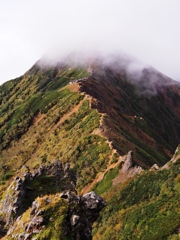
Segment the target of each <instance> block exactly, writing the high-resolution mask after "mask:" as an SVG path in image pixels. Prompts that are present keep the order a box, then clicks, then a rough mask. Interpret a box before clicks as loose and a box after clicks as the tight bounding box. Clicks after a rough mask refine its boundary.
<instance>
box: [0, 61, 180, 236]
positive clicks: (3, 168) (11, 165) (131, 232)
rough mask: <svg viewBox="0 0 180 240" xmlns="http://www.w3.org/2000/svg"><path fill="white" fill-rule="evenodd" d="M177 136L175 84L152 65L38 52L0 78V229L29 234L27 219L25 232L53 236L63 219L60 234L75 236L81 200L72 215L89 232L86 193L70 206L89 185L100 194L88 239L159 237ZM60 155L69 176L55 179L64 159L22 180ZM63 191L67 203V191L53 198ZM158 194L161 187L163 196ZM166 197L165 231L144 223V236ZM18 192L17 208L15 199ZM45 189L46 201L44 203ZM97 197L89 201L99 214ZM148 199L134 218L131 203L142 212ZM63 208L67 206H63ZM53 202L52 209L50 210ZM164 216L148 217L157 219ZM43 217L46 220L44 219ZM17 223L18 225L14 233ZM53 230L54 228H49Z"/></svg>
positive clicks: (174, 179)
mask: <svg viewBox="0 0 180 240" xmlns="http://www.w3.org/2000/svg"><path fill="white" fill-rule="evenodd" d="M179 142H180V84H179V83H177V82H175V81H173V80H171V79H169V78H168V77H166V76H164V75H162V74H161V73H159V72H158V71H156V70H154V69H152V68H146V69H143V70H141V71H140V72H139V70H137V69H136V70H133V71H132V70H131V71H129V70H128V67H125V66H124V65H123V64H122V63H121V59H120V58H115V59H111V61H104V60H102V59H101V58H96V59H88V61H86V62H85V63H84V64H75V63H74V62H73V61H72V62H71V63H68V62H67V61H65V62H61V63H57V64H56V65H51V66H50V65H49V64H47V63H46V64H45V63H44V62H43V61H42V60H41V61H38V62H37V63H36V64H35V65H34V66H33V67H32V68H31V69H30V70H29V71H27V72H26V73H25V74H24V75H23V76H21V77H19V78H17V79H15V80H11V81H9V82H7V83H5V84H3V85H2V86H0V151H1V152H0V180H1V185H0V193H1V203H0V209H1V226H4V227H2V228H1V229H0V232H1V236H4V235H5V234H6V232H7V230H8V229H9V233H8V235H6V236H5V239H31V238H32V236H35V235H32V231H31V230H30V229H29V227H28V226H30V225H32V224H35V226H36V227H37V228H36V227H35V228H33V229H34V230H33V231H35V232H33V234H36V237H37V239H61V238H62V237H63V236H65V235H64V233H65V232H67V231H66V230H67V229H66V227H67V226H69V227H68V229H69V230H68V233H69V235H66V238H65V237H64V238H63V239H81V238H78V236H80V235H81V233H80V232H82V231H81V230H82V228H83V226H82V225H81V224H80V222H79V221H78V219H79V217H80V215H79V214H78V209H80V210H82V211H80V210H79V211H80V212H83V214H81V217H80V219H81V218H82V219H84V220H83V221H85V222H86V220H85V219H87V224H86V226H87V229H86V230H87V232H86V233H85V235H86V236H87V235H88V232H89V235H88V236H89V238H87V239H91V234H90V231H91V225H92V223H93V222H94V221H95V220H96V219H97V217H98V214H94V217H93V215H92V218H91V217H88V214H89V210H88V209H86V210H87V214H86V213H85V212H86V211H85V208H86V207H87V202H86V200H83V201H85V202H86V203H84V204H85V205H83V204H82V205H80V206H79V205H78V204H79V200H77V199H80V198H81V195H83V197H84V196H89V195H86V194H89V193H88V192H89V191H92V190H93V191H95V193H97V194H99V195H102V196H103V197H104V199H105V200H106V201H107V207H106V208H105V210H103V212H102V215H101V219H100V220H99V221H98V222H97V223H95V225H94V230H93V234H94V239H139V238H140V239H163V237H166V236H170V235H172V234H176V235H177V234H178V231H179V230H177V229H178V224H175V221H176V222H178V218H179V215H178V214H179V213H178V211H176V210H177V209H178V207H179V205H178V201H177V198H178V197H179V175H178V174H179V173H178V169H179V168H178V166H179V160H177V159H178V158H179V157H177V156H179V155H178V154H179V153H177V152H176V155H177V156H176V158H177V159H176V160H174V161H172V163H171V164H170V165H168V164H166V163H167V162H168V161H169V159H170V158H171V157H172V156H173V153H174V151H175V149H176V147H177V146H178V144H179ZM59 159H60V161H61V164H62V165H63V166H65V165H66V164H70V166H71V169H72V171H73V174H75V176H74V178H73V179H76V178H77V181H75V182H76V183H75V182H74V180H72V179H71V177H69V178H67V179H65V180H64V178H63V176H64V172H63V171H64V170H63V171H62V169H64V168H62V169H61V171H60V172H61V174H60V175H61V177H60V179H61V180H60V182H59V183H58V184H57V176H56V175H57V172H56V170H53V171H50V172H49V170H45V172H46V173H47V176H46V174H45V175H42V176H41V175H40V176H39V175H38V174H37V176H39V177H37V178H36V177H35V180H33V181H30V179H31V180H32V179H34V177H32V176H35V175H36V174H35V173H38V172H39V171H40V172H41V170H42V169H44V168H45V169H51V168H52V166H54V164H55V165H56V163H57V160H59ZM154 164H155V165H154ZM165 164H166V165H165ZM152 165H154V167H153V169H159V167H158V166H157V165H159V166H163V165H164V170H158V171H157V172H156V171H155V172H154V171H149V170H145V169H150V168H151V167H152ZM56 166H57V165H56ZM68 166H69V165H68ZM24 169H25V170H24ZM40 169H41V170H40ZM53 169H54V168H53ZM55 169H57V168H56V167H55ZM160 169H161V168H160ZM43 171H44V170H43ZM27 173H28V174H30V175H28V174H27ZM23 174H25V176H27V175H28V176H30V179H29V180H28V179H25V183H24V185H23V188H22V190H23V191H22V192H23V195H21V191H20V195H19V192H18V191H19V188H20V189H21V187H18V185H17V186H16V184H17V182H18V183H19V182H21V181H24V175H23ZM33 174H34V175H33ZM60 175H58V176H60ZM65 175H66V174H65ZM71 176H72V175H71ZM19 178H20V179H21V180H19ZM164 181H165V182H167V183H168V182H170V183H169V184H170V185H171V186H172V188H171V189H170V190H168V187H167V186H165V185H163V182H164ZM21 183H22V182H21ZM145 183H146V185H145ZM147 183H148V184H149V185H148V184H147ZM75 185H76V188H75ZM156 185H157V187H156ZM9 186H11V187H12V189H11V188H8V187H9ZM21 186H22V185H21ZM54 186H56V187H54ZM57 186H58V187H57ZM152 186H155V187H153V188H152ZM168 186H169V185H168ZM166 188H167V190H166ZM14 189H15V192H14ZM27 189H29V190H28V191H29V192H28V191H26V190H27ZM66 190H67V191H71V192H73V193H72V195H73V196H74V197H72V199H74V200H73V204H75V205H72V206H71V204H70V206H69V205H68V203H67V201H69V200H67V199H69V197H68V196H66V197H65V198H66V200H65V201H64V199H61V198H59V197H58V196H59V195H58V194H60V193H61V194H62V192H63V191H66ZM76 190H77V192H78V194H79V195H80V197H78V196H77V192H76ZM32 191H33V194H32ZM172 192H173V193H172ZM163 194H165V195H167V196H166V198H164V199H166V200H165V201H164V203H163V196H164V195H163ZM173 194H174V195H173ZM128 195H129V197H128ZM19 196H20V197H19ZM93 196H94V195H92V199H93ZM170 197H171V199H172V200H171V201H172V205H173V207H172V208H171V210H172V211H171V210H169V212H170V213H169V215H168V216H169V218H167V219H172V218H174V220H173V223H172V224H171V226H169V228H167V231H165V230H164V229H163V227H162V231H163V232H164V235H162V234H161V235H158V234H159V232H158V230H157V229H155V227H154V228H152V229H151V234H150V236H154V238H150V237H149V238H147V235H146V231H145V229H146V230H147V229H150V225H149V224H150V223H149V222H148V221H150V222H151V221H153V220H152V218H154V219H156V217H159V215H158V216H156V214H157V212H159V211H162V215H163V214H164V212H166V210H167V201H168V202H169V201H170ZM19 198H20V199H21V201H20V202H21V203H22V206H21V207H20V209H19V208H18V207H17V206H16V203H18V201H19V200H17V199H19ZM47 198H48V199H50V204H47V206H44V205H43V203H44V202H45V200H46V199H47ZM97 198H98V199H100V198H99V197H98V196H97ZM75 199H76V200H77V201H76V200H75ZM85 199H86V197H85ZM11 200H12V201H11ZM101 200H102V199H101ZM33 201H35V202H36V203H38V207H37V209H36V210H37V211H35V210H33V205H32V204H33ZM70 202H71V201H70ZM102 202H103V200H102ZM93 204H94V203H93ZM158 204H159V205H158ZM163 204H164V205H163ZM104 205H105V203H103V204H102V206H100V207H99V208H98V213H99V211H100V210H101V209H102V208H103V207H104ZM150 205H151V206H152V208H154V209H155V210H154V212H152V215H151V216H150V217H149V218H146V219H145V220H143V219H144V218H143V216H144V215H143V216H142V214H141V213H142V212H141V213H139V212H138V214H139V215H138V216H140V217H139V218H140V219H139V220H137V219H136V217H135V216H136V215H137V212H136V211H140V210H139V209H141V208H142V209H144V210H142V211H144V212H147V211H149V210H148V209H149V206H150ZM61 206H62V209H61ZM85 206H86V207H85ZM159 206H161V207H162V206H164V209H161V207H159ZM71 207H72V209H75V212H73V214H71V215H68V214H69V211H71ZM7 208H8V209H10V212H9V210H8V211H7ZM59 208H60V209H59ZM162 208H163V207H162ZM12 209H15V211H14V210H12ZM52 209H54V210H52ZM57 209H59V215H58V214H57V215H56V214H55V213H54V211H56V210H57ZM137 209H138V210H137ZM16 210H17V212H18V213H17V212H16ZM41 210H43V211H45V212H44V215H43V214H42V216H41V217H39V215H36V213H37V212H38V211H41ZM32 211H34V212H33V214H31V212H32ZM51 211H52V215H53V216H51ZM5 212H9V215H7V214H5ZM71 212H72V211H71ZM90 212H91V211H90ZM92 212H94V211H92ZM174 212H175V213H174ZM54 214H55V215H54ZM172 214H174V215H172ZM31 215H32V216H31ZM60 215H62V217H61V218H60V220H59V216H60ZM64 215H68V216H69V220H67V218H64ZM21 216H22V217H21ZM72 216H74V217H72ZM77 216H78V217H77ZM90 216H91V215H90ZM131 216H132V219H131ZM163 216H166V214H164V215H163ZM163 216H160V218H158V219H156V220H157V221H160V219H164V218H163ZM18 217H19V218H18ZM71 217H72V218H71ZM17 218H18V219H17ZM20 218H21V220H20ZM32 218H35V219H39V218H40V219H41V220H40V223H37V224H36V223H32V222H31V221H32ZM51 218H52V219H53V220H52V221H49V220H47V219H51ZM72 219H73V220H72ZM133 219H134V220H133ZM167 219H165V220H163V221H165V222H166V220H167ZM18 221H19V222H18ZM132 221H135V222H134V223H133V224H134V225H131V223H132ZM143 221H145V222H146V224H145V222H143ZM167 221H168V220H167ZM56 223H57V224H56ZM77 223H78V224H77ZM38 224H39V225H38ZM73 224H74V225H73ZM76 224H77V225H76ZM138 224H140V225H138ZM153 224H155V223H152V226H154V225H153ZM179 224H180V223H179ZM20 225H21V226H26V227H25V228H24V230H23V232H22V231H20V230H21V229H20V228H19V226H20ZM54 225H55V226H56V227H55V229H56V231H54V232H53V231H52V229H51V228H52V226H54ZM65 225H66V227H65ZM141 225H142V228H143V229H144V230H142V231H140V230H139V228H140V226H141ZM175 225H177V226H175ZM33 226H34V225H33ZM44 226H45V228H46V231H45V230H44ZM77 226H79V228H78V227H77ZM126 226H127V229H126ZM131 226H132V227H131ZM106 228H107V231H106V230H105V229H106ZM112 228H114V229H115V230H114V231H113V233H114V235H113V234H112V236H110V235H108V234H109V233H108V231H109V232H112ZM27 229H29V230H28V231H27ZM57 229H61V230H60V231H59V235H58V236H57V235H56V232H57ZM108 229H109V230H108ZM168 229H169V230H168ZM143 231H144V232H143ZM153 232H154V233H153ZM102 233H103V234H102ZM21 234H22V237H21V238H20V235H21ZM28 234H29V235H28ZM79 234H80V235H79ZM82 234H84V233H82ZM119 234H120V235H119ZM153 234H155V235H153ZM7 236H8V238H7ZM50 236H51V238H50ZM82 236H84V235H82ZM100 236H101V237H102V238H100ZM120 236H121V237H120ZM158 236H159V238H158ZM26 237H27V238H26ZM28 237H29V238H28ZM83 239H86V238H83ZM170 239H171V238H170Z"/></svg>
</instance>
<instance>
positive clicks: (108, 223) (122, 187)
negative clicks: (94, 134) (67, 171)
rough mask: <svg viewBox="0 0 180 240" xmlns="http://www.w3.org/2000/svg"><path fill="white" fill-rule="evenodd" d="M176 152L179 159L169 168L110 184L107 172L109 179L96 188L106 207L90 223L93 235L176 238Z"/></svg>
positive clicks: (116, 239)
mask: <svg viewBox="0 0 180 240" xmlns="http://www.w3.org/2000/svg"><path fill="white" fill-rule="evenodd" d="M176 154H177V153H176ZM178 154H179V160H177V161H176V162H175V163H170V168H169V169H163V170H159V171H157V172H153V171H151V172H150V171H145V172H144V173H142V174H141V175H140V176H139V177H135V178H134V179H132V180H128V181H127V182H124V183H120V184H117V185H114V186H112V185H113V179H114V176H113V175H112V173H111V175H110V173H109V179H104V180H103V181H102V182H101V188H100V190H101V193H103V194H102V196H103V198H104V199H105V200H106V201H107V207H106V208H105V209H104V211H103V212H102V214H101V218H100V220H99V221H98V222H96V223H95V224H94V228H93V229H94V230H93V233H94V239H101V240H103V239H111V240H120V239H121V240H128V239H129V240H131V239H134V240H135V239H144V240H145V239H146V240H148V239H149V240H150V239H153V240H154V239H158V240H160V239H168V240H170V239H171V240H178V239H179V237H180V234H179V235H178V230H177V229H178V226H179V224H180V222H179V219H180V211H179V210H180V202H179V199H180V174H179V167H180V152H179V153H178ZM110 176H111V177H110ZM107 186H109V187H107ZM110 186H111V187H110ZM103 187H104V189H103ZM97 190H99V189H98V188H97Z"/></svg>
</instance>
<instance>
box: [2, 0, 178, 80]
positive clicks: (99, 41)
mask: <svg viewBox="0 0 180 240" xmlns="http://www.w3.org/2000/svg"><path fill="white" fill-rule="evenodd" d="M179 9H180V1H179V0H171V1H170V0H158V1H155V0H151V1H150V0H149V1H144V0H136V1H132V0H126V1H123V0H111V1H110V0H96V1H95V0H91V1H90V0H87V1H83V0H76V1H74V0H66V1H61V0H51V1H49V0H44V1H43V0H31V1H30V0H27V1H23V0H6V1H1V2H0V29H1V31H0V84H1V83H3V82H5V81H7V80H10V79H12V78H15V77H18V76H20V75H22V74H24V72H26V71H27V70H28V69H29V68H30V67H31V66H32V65H33V64H34V63H35V62H36V61H37V60H38V59H40V58H41V57H42V56H46V58H47V56H48V58H49V59H51V60H53V61H54V60H55V59H58V58H60V57H62V56H65V55H68V54H71V53H72V52H76V51H78V52H82V53H83V56H84V54H85V55H86V56H87V55H90V56H91V55H93V54H94V53H101V54H106V53H108V54H109V53H112V54H114V53H116V54H117V53H121V54H128V55H130V56H133V57H135V58H137V59H139V60H140V61H141V62H142V63H144V64H145V65H146V64H149V65H151V66H153V67H155V68H156V69H158V70H159V71H161V72H163V73H164V74H166V75H167V76H169V77H171V78H173V79H175V80H178V81H180V50H179V43H180V28H179V26H178V25H179V22H180V14H179ZM81 61H82V59H81ZM135 64H136V63H135ZM131 66H133V65H131Z"/></svg>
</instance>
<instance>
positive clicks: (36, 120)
mask: <svg viewBox="0 0 180 240" xmlns="http://www.w3.org/2000/svg"><path fill="white" fill-rule="evenodd" d="M45 116H46V114H42V113H38V114H37V116H35V117H34V119H33V125H36V124H38V122H40V121H41V120H42V119H43V118H44V117H45Z"/></svg>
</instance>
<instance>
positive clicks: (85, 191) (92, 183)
mask: <svg viewBox="0 0 180 240" xmlns="http://www.w3.org/2000/svg"><path fill="white" fill-rule="evenodd" d="M112 155H113V153H112ZM121 160H122V159H121V156H119V159H118V162H116V163H112V164H110V165H109V166H108V167H107V169H106V170H105V171H104V172H102V173H100V174H99V175H98V176H97V177H96V178H95V179H94V180H93V181H92V182H91V183H89V184H88V185H87V186H86V187H85V188H84V189H83V190H82V192H81V194H82V195H84V194H86V193H88V192H89V191H90V190H91V189H92V187H93V186H94V185H95V184H96V183H97V182H100V181H101V180H102V179H103V178H104V175H105V174H106V172H107V171H109V170H110V169H112V168H115V167H116V166H117V165H118V164H119V163H120V162H121ZM110 161H111V159H110Z"/></svg>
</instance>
